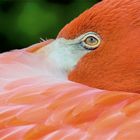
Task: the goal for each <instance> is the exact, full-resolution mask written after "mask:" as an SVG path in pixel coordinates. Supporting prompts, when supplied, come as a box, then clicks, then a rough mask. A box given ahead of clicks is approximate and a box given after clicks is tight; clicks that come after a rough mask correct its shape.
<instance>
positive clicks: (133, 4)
mask: <svg viewBox="0 0 140 140" xmlns="http://www.w3.org/2000/svg"><path fill="white" fill-rule="evenodd" d="M138 7H140V1H139V0H133V1H131V0H117V1H115V0H104V1H102V2H100V3H98V4H96V5H95V6H93V7H92V8H90V9H89V10H86V11H85V12H84V13H82V14H81V15H80V16H79V17H77V18H75V19H74V20H73V21H72V22H70V23H69V24H67V25H66V26H65V27H64V28H63V29H62V30H61V31H60V33H59V34H58V38H59V37H64V38H66V39H73V38H75V37H77V36H79V35H81V34H84V33H86V32H97V33H98V34H100V35H102V36H103V37H104V36H107V35H110V33H111V35H112V34H113V32H114V34H117V32H118V31H122V32H124V31H123V30H125V29H129V27H130V26H134V25H133V23H135V21H136V22H137V19H136V18H138V16H137V15H138V14H140V11H139V10H136V9H139V8H138ZM135 17H136V18H135ZM132 19H133V20H132ZM130 28H131V27H130ZM119 34H120V33H119ZM112 36H113V35H112Z"/></svg>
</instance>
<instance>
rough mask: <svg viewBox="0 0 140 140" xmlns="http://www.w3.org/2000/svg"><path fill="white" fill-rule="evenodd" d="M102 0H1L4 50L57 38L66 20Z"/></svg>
mask: <svg viewBox="0 0 140 140" xmlns="http://www.w3.org/2000/svg"><path fill="white" fill-rule="evenodd" d="M98 1H100V0H0V52H5V51H9V50H12V49H15V48H16V49H18V48H23V47H27V46H29V45H31V44H34V43H37V42H39V41H40V38H44V39H45V38H55V37H56V36H57V34H58V32H59V31H60V29H61V28H62V27H63V26H64V25H65V24H66V23H68V22H70V21H71V20H72V19H73V18H75V17H76V16H78V15H79V14H80V13H82V12H83V11H84V10H86V9H88V8H90V7H91V6H92V5H94V4H95V3H97V2H98ZM87 18H88V17H87Z"/></svg>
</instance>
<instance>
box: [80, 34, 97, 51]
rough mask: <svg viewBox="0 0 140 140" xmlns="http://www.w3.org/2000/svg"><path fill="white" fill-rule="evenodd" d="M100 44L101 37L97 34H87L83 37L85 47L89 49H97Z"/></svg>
mask: <svg viewBox="0 0 140 140" xmlns="http://www.w3.org/2000/svg"><path fill="white" fill-rule="evenodd" d="M99 44H100V38H99V36H97V35H95V34H92V35H87V36H85V37H84V38H83V39H82V45H83V47H84V48H85V49H88V50H94V49H96V48H97V47H98V46H99Z"/></svg>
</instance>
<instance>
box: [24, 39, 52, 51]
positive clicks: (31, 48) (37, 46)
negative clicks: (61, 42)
mask: <svg viewBox="0 0 140 140" xmlns="http://www.w3.org/2000/svg"><path fill="white" fill-rule="evenodd" d="M52 41H54V40H53V39H49V40H47V41H43V42H40V43H36V44H33V45H31V46H29V47H28V48H26V49H25V50H26V51H27V52H31V53H34V52H36V51H38V50H39V49H41V48H43V47H45V46H46V45H48V44H50V43H51V42H52Z"/></svg>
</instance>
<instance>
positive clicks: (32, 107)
mask: <svg viewBox="0 0 140 140" xmlns="http://www.w3.org/2000/svg"><path fill="white" fill-rule="evenodd" d="M45 60H46V59H45ZM56 66H57V65H56V64H53V62H49V61H48V62H46V61H44V58H42V57H41V56H38V55H35V54H32V53H27V52H26V51H23V50H20V51H13V52H8V53H4V54H1V55H0V140H126V139H127V140H139V139H140V133H139V130H140V95H139V94H136V93H127V92H115V91H105V90H100V89H94V88H91V87H88V86H84V85H81V84H78V83H74V82H71V81H69V80H67V78H66V75H64V74H63V72H61V71H59V69H57V67H56Z"/></svg>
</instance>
